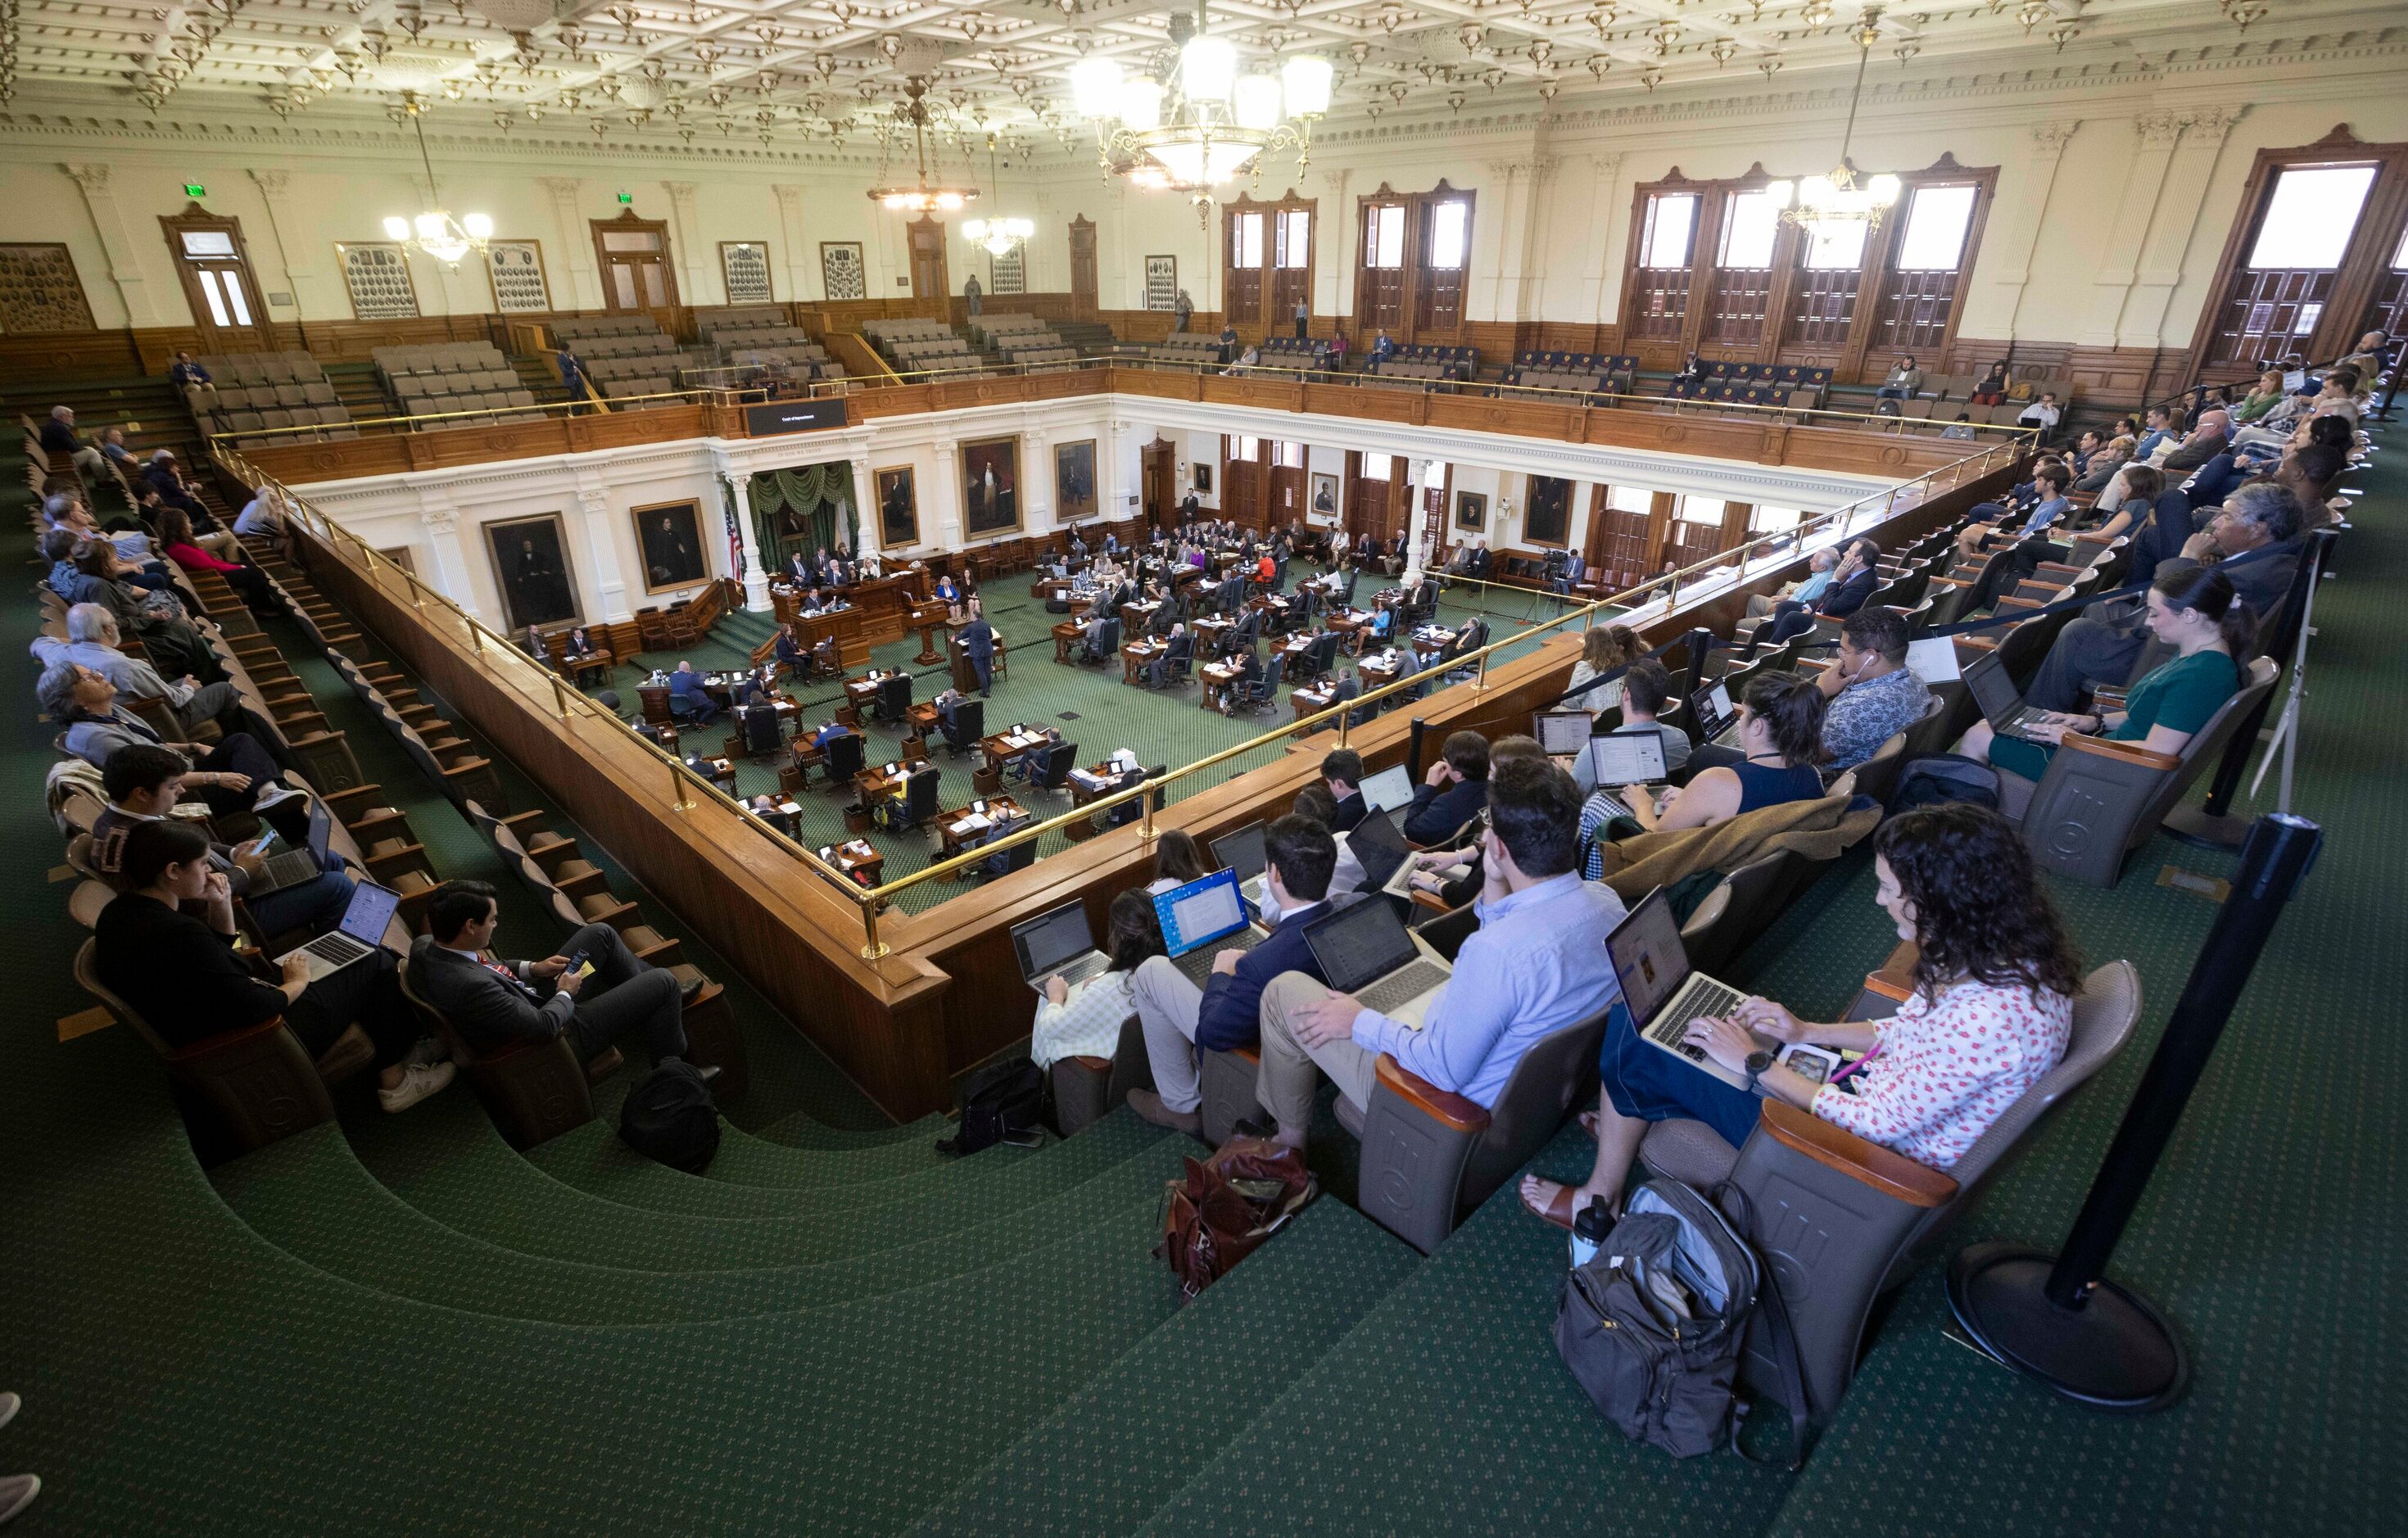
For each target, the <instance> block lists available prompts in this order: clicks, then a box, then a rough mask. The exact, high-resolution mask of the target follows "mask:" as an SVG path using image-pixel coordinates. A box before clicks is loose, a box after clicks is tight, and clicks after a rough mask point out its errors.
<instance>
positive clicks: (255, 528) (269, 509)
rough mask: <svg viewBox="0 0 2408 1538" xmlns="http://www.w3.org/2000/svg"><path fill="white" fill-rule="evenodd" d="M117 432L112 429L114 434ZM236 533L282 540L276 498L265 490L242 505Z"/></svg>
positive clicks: (281, 515)
mask: <svg viewBox="0 0 2408 1538" xmlns="http://www.w3.org/2000/svg"><path fill="white" fill-rule="evenodd" d="M115 430H116V429H114V428H111V429H110V431H112V432H114V431H115ZM234 531H235V532H236V534H241V535H249V536H251V537H252V538H254V539H261V538H265V539H281V538H282V537H283V534H284V514H283V511H282V510H281V509H279V508H278V506H277V505H276V497H275V496H274V495H273V494H272V493H270V492H268V491H266V490H265V489H262V490H260V491H257V492H254V493H252V494H251V500H250V501H248V502H245V503H244V504H243V505H242V510H241V511H240V512H238V513H236V514H235V519H234Z"/></svg>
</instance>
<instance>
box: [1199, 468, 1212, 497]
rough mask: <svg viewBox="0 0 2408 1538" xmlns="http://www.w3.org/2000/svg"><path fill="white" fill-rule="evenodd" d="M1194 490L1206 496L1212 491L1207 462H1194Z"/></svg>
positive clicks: (1210, 472) (1209, 469) (1210, 473)
mask: <svg viewBox="0 0 2408 1538" xmlns="http://www.w3.org/2000/svg"><path fill="white" fill-rule="evenodd" d="M1196 489H1197V491H1200V492H1204V493H1207V494H1209V493H1210V492H1211V490H1212V467H1211V464H1210V463H1209V462H1208V461H1205V460H1201V459H1199V460H1197V462H1196Z"/></svg>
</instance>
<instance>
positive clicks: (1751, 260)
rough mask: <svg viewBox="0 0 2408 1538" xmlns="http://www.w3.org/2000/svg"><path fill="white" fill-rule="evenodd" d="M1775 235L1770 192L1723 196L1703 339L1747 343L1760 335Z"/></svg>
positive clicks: (1776, 213)
mask: <svg viewBox="0 0 2408 1538" xmlns="http://www.w3.org/2000/svg"><path fill="white" fill-rule="evenodd" d="M1780 234H1781V209H1780V208H1779V207H1778V206H1776V205H1775V204H1774V202H1773V200H1772V196H1771V194H1769V193H1762V192H1743V193H1730V194H1726V195H1725V198H1724V201H1723V233H1722V242H1721V247H1720V252H1721V254H1720V257H1719V259H1718V260H1717V262H1716V264H1715V267H1714V292H1713V304H1712V307H1711V308H1710V309H1708V310H1707V312H1706V332H1705V336H1706V340H1707V341H1709V342H1713V343H1716V344H1719V345H1721V346H1725V347H1743V348H1753V347H1755V346H1756V345H1757V344H1758V343H1760V342H1762V341H1763V340H1764V317H1765V311H1766V309H1768V308H1769V307H1770V304H1771V301H1772V249H1773V246H1774V244H1775V243H1776V241H1777V240H1778V239H1779V237H1780Z"/></svg>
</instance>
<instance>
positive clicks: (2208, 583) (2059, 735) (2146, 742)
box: [1956, 566, 2257, 781]
mask: <svg viewBox="0 0 2408 1538" xmlns="http://www.w3.org/2000/svg"><path fill="white" fill-rule="evenodd" d="M2148 603H2149V619H2148V624H2149V631H2150V633H2151V634H2152V635H2154V636H2156V637H2157V639H2158V640H2161V641H2164V642H2166V643H2167V644H2168V645H2170V646H2171V647H2173V648H2174V650H2175V652H2176V653H2177V655H2176V656H2175V657H2174V659H2173V660H2172V661H2171V662H2169V663H2167V664H2165V665H2164V666H2163V667H2160V668H2153V669H2151V670H2150V671H2149V672H2148V673H2146V674H2145V675H2143V677H2142V679H2141V681H2140V682H2139V683H2135V684H2133V685H2132V688H2131V692H2130V693H2129V694H2128V695H2127V696H2126V697H2125V702H2124V709H2122V710H2120V711H2107V712H2091V713H2088V714H2082V713H2068V712H2059V711H2052V712H2049V718H2048V720H2047V721H2045V722H2044V723H2042V724H2040V725H2038V726H2033V727H2032V728H2031V732H2032V735H2033V736H2035V737H2038V738H2041V739H2043V740H2042V741H2038V742H2030V741H2026V740H2023V739H2021V738H2014V737H2000V736H1998V735H1997V734H1995V733H1994V732H1992V731H1991V730H1990V724H1989V723H1988V722H1986V721H1977V722H1975V723H1974V724H1973V727H1972V729H1971V731H1968V732H1967V733H1966V734H1965V735H1964V737H1962V738H1961V739H1959V740H1958V741H1957V750H1956V751H1957V752H1958V753H1961V754H1963V755H1965V756H1967V757H1968V758H1987V759H1988V760H1989V761H1990V762H1991V763H1992V764H1995V765H1996V766H1998V767H1999V768H2000V769H2004V770H2005V771H2006V772H2008V773H2009V774H2014V775H2020V776H2021V777H2023V778H2024V779H2026V780H2031V781H2038V780H2039V779H2040V778H2041V776H2042V775H2044V774H2046V773H2047V772H2048V762H2049V760H2050V759H2051V758H2054V757H2055V756H2057V744H2059V743H2061V742H2063V741H2064V740H2066V738H2068V737H2070V736H2073V735H2076V734H2098V733H2104V734H2105V736H2106V738H2107V740H2109V741H2111V742H2137V743H2139V744H2140V745H2141V746H2142V747H2144V748H2147V749H2148V750H2149V751H2150V752H2152V753H2180V752H2181V751H2182V750H2183V745H2184V744H2185V743H2186V742H2188V741H2189V740H2191V736H2192V734H2193V733H2195V732H2197V731H2198V730H2199V729H2200V727H2202V726H2206V725H2207V723H2208V721H2209V720H2210V719H2211V718H2212V717H2213V716H2214V714H2215V712H2217V711H2218V710H2221V709H2222V708H2223V706H2224V702H2225V701H2226V700H2228V699H2229V698H2231V697H2233V696H2234V695H2235V694H2237V693H2239V692H2240V689H2241V678H2242V669H2243V666H2244V665H2243V663H2242V662H2241V661H2240V660H2239V659H2240V658H2242V657H2243V656H2246V655H2247V654H2249V652H2250V650H2251V648H2252V647H2253V646H2254V645H2255V643H2256V641H2257V615H2256V614H2255V613H2254V612H2252V611H2251V610H2250V608H2249V605H2248V604H2247V603H2245V602H2243V600H2242V599H2241V598H2240V597H2237V596H2235V594H2234V593H2233V591H2232V579H2231V578H2229V577H2228V576H2226V575H2225V574H2224V572H2223V571H2222V570H2221V569H2220V568H2215V567H2212V566H2211V567H2192V568H2182V567H2176V568H2174V569H2173V570H2172V571H2171V572H2170V573H2169V574H2167V575H2166V576H2164V577H2160V578H2159V579H2157V582H2156V583H2155V584H2154V585H2152V586H2151V587H2150V589H2149V597H2148Z"/></svg>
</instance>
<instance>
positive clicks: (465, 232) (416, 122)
mask: <svg viewBox="0 0 2408 1538" xmlns="http://www.w3.org/2000/svg"><path fill="white" fill-rule="evenodd" d="M423 109H424V104H423V103H422V102H421V101H420V100H419V99H418V93H417V92H415V91H405V92H403V93H402V94H401V115H402V116H403V117H406V118H408V119H409V123H410V126H411V127H413V128H415V129H417V130H418V162H419V164H420V165H423V166H425V167H426V195H427V198H428V200H429V201H430V202H432V203H433V204H434V205H435V207H433V208H429V209H427V210H426V211H425V212H424V213H422V214H420V215H419V216H418V217H417V218H416V219H404V218H402V217H401V215H399V214H388V215H386V216H385V222H384V233H385V234H386V235H387V236H389V237H392V238H393V239H394V240H397V241H399V242H401V244H402V245H404V246H406V247H408V248H409V249H411V250H413V251H421V252H425V253H426V254H427V255H429V256H432V257H433V258H435V260H437V261H438V262H440V263H442V264H443V265H444V266H447V267H456V266H459V265H460V259H461V258H462V257H464V256H466V255H467V254H468V253H469V252H472V251H483V250H484V249H485V243H486V242H487V241H489V240H491V239H492V238H493V237H494V222H493V221H492V220H491V219H488V218H487V217H485V216H484V215H483V214H480V213H472V214H468V215H466V216H464V217H462V218H459V219H454V218H452V215H451V214H450V213H449V212H448V211H446V210H445V208H444V207H443V200H442V198H441V197H440V196H439V195H438V194H437V193H436V191H435V162H434V161H433V160H432V159H431V158H429V156H428V155H427V153H426V120H425V119H424V118H423V116H421V113H422V112H423Z"/></svg>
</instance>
